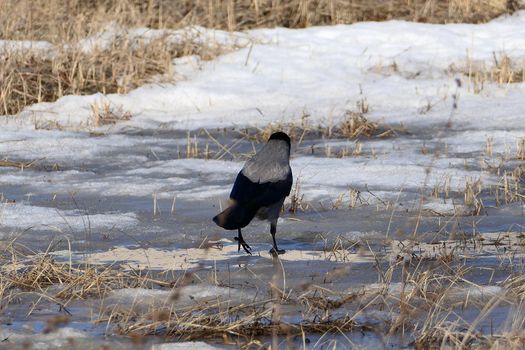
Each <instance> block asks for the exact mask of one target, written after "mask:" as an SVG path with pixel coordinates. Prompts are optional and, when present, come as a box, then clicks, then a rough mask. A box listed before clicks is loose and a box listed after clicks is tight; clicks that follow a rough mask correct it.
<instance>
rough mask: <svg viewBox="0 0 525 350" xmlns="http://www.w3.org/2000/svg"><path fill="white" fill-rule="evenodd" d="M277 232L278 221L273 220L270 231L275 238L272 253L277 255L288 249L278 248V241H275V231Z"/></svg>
mask: <svg viewBox="0 0 525 350" xmlns="http://www.w3.org/2000/svg"><path fill="white" fill-rule="evenodd" d="M276 232H277V221H272V222H271V223H270V233H271V234H272V239H273V248H272V249H270V254H272V255H274V256H276V255H280V254H284V253H285V252H286V250H284V249H279V248H277V242H276V241H275V233H276Z"/></svg>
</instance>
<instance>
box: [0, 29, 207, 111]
mask: <svg viewBox="0 0 525 350" xmlns="http://www.w3.org/2000/svg"><path fill="white" fill-rule="evenodd" d="M204 51H206V52H204ZM211 51H213V49H210V48H209V47H206V48H205V47H204V46H196V45H194V44H193V43H192V42H191V39H188V41H183V42H173V40H171V39H170V37H168V36H166V37H161V38H157V39H154V40H149V41H146V40H145V41H143V42H139V43H134V42H132V41H131V40H129V39H126V38H121V39H117V40H116V41H114V42H113V43H112V45H110V47H109V48H104V49H94V50H92V51H91V52H84V51H82V50H81V49H80V48H77V47H72V48H71V47H65V46H64V47H60V48H58V49H57V50H54V51H53V52H48V53H45V54H43V53H41V52H35V51H21V50H12V51H7V52H4V53H2V54H1V55H2V57H3V64H2V66H1V67H0V81H2V84H1V85H0V108H1V109H0V114H16V113H18V112H19V111H21V110H22V109H23V108H24V107H25V106H28V105H31V104H34V103H38V102H50V101H55V100H57V99H58V98H60V97H62V96H65V95H86V94H94V93H97V92H101V93H104V94H106V93H125V92H127V91H129V90H130V89H133V88H135V87H138V86H140V85H143V84H144V83H146V82H150V81H151V79H152V77H154V76H156V75H161V74H167V73H170V72H171V71H172V59H173V58H175V57H179V56H185V55H190V54H200V55H201V56H203V57H212V56H213V55H211ZM210 55H211V56H210Z"/></svg>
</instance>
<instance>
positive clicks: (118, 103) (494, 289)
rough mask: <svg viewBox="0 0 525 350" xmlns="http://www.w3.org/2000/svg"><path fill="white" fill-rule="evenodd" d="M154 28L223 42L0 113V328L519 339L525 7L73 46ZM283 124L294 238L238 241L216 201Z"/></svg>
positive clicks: (415, 343) (175, 335)
mask: <svg viewBox="0 0 525 350" xmlns="http://www.w3.org/2000/svg"><path fill="white" fill-rule="evenodd" d="M159 38H162V40H164V43H171V44H173V45H177V44H178V43H181V42H183V43H184V45H188V42H190V43H192V45H205V46H206V47H208V49H209V48H210V47H211V48H213V50H214V52H215V55H213V57H204V56H205V55H203V54H202V52H203V50H196V51H195V52H191V53H193V55H178V57H177V58H174V59H173V60H170V61H169V66H170V69H169V70H168V71H167V72H164V73H162V74H160V73H159V74H157V75H153V77H152V78H151V79H150V80H148V81H142V82H141V84H139V86H132V87H130V88H129V89H127V90H129V91H122V92H121V93H119V94H116V93H102V92H99V93H95V94H83V95H80V94H77V95H74V94H70V95H65V96H63V97H60V98H57V99H56V101H50V102H40V103H31V104H29V105H27V106H25V107H23V108H21V110H20V112H19V113H17V114H13V115H5V116H2V117H0V123H2V133H1V134H0V155H1V157H2V160H0V165H1V166H0V183H1V184H2V187H1V192H2V193H1V199H2V203H1V207H0V238H1V247H2V248H1V249H2V253H1V255H0V259H1V261H2V272H1V275H0V277H1V279H0V296H1V297H2V301H1V305H0V306H1V314H0V322H2V327H1V330H0V338H1V339H2V340H3V341H2V343H1V344H2V345H0V346H6V347H7V348H16V347H19V348H24V347H26V346H28V345H31V346H34V347H37V348H57V347H62V348H69V347H71V346H73V345H74V346H75V347H77V348H92V347H93V346H94V345H95V346H108V347H110V348H127V347H128V346H129V344H130V343H134V344H137V345H140V346H144V347H149V346H152V345H153V344H157V345H155V347H156V348H160V349H175V348H178V347H180V348H187V347H188V346H194V347H195V348H203V347H204V346H205V345H204V344H203V343H191V344H188V343H181V342H185V341H186V342H197V341H200V342H206V346H208V347H210V348H236V347H239V346H242V347H245V348H259V347H267V346H269V345H272V346H274V347H275V346H280V347H281V348H286V347H293V346H296V347H298V348H332V347H336V348H350V347H376V348H377V347H394V348H396V347H400V346H403V347H409V348H426V347H436V348H440V347H444V348H447V347H486V348H500V347H510V348H520V347H521V346H522V345H523V341H524V339H525V336H524V333H523V332H524V331H523V321H524V319H523V307H524V304H523V298H524V297H525V291H524V289H523V282H524V279H523V258H524V245H525V236H524V234H523V233H522V229H523V203H522V199H523V191H522V188H521V184H522V176H523V170H522V169H523V167H522V164H523V160H524V159H525V124H524V123H523V111H524V110H525V108H524V107H525V102H524V100H523V95H524V93H525V83H524V80H525V70H524V68H525V12H524V11H517V12H515V13H514V14H511V15H503V16H501V17H498V18H495V19H493V20H492V21H489V22H487V23H480V24H465V23H462V24H425V23H413V22H405V21H387V22H361V23H356V24H351V25H336V26H318V27H310V28H304V29H287V28H275V29H253V30H247V31H243V32H225V31H220V30H211V29H205V28H203V27H191V28H183V29H177V30H175V29H148V28H126V27H122V26H120V25H117V24H112V25H108V26H106V27H104V28H103V29H102V30H101V31H100V32H99V33H96V34H93V35H90V36H88V37H85V38H83V39H82V40H81V41H79V42H77V43H75V46H74V47H75V49H77V50H81V51H82V52H84V53H85V54H88V55H89V54H90V53H91V52H95V51H97V50H104V48H106V47H112V45H114V43H115V42H117V41H119V40H128V41H129V43H131V44H130V45H142V44H143V43H144V42H150V41H151V42H153V41H155V40H159ZM68 45H72V44H68ZM0 47H2V48H3V50H4V51H2V52H3V53H2V54H3V55H28V53H27V52H30V53H31V54H34V55H43V56H45V57H53V56H52V55H53V54H54V52H55V51H56V50H64V48H63V47H60V49H59V48H58V45H57V44H56V43H53V42H50V41H49V42H48V41H39V42H34V43H31V42H26V41H24V42H21V41H7V40H4V41H0ZM71 47H73V46H71ZM206 52H209V51H206ZM20 74H22V73H20ZM119 92H120V91H119ZM5 110H7V108H6V109H5ZM275 130H283V131H286V132H288V133H289V134H290V136H291V137H292V156H291V166H292V169H293V173H294V187H293V191H292V194H291V196H290V197H289V198H288V199H287V201H286V202H285V206H284V208H283V212H282V215H281V219H280V220H279V223H278V233H277V240H278V242H279V247H281V248H283V249H286V251H287V253H286V254H284V255H282V256H280V257H278V258H274V257H272V256H270V255H269V254H268V249H269V248H270V247H271V235H270V234H269V224H268V223H265V222H257V221H254V223H252V224H251V225H250V226H249V227H248V228H247V229H246V230H245V231H244V237H245V239H246V240H247V242H248V243H249V244H250V245H251V246H252V247H253V248H254V249H253V250H254V255H253V256H247V255H246V254H245V253H244V252H243V251H242V250H241V252H238V251H237V244H236V242H235V241H234V240H233V238H234V236H235V235H236V233H235V232H233V231H224V230H222V229H220V228H219V227H217V226H215V225H214V224H213V222H212V221H211V218H212V217H213V216H214V215H215V214H216V213H218V212H219V211H220V210H221V208H223V206H224V205H225V204H226V202H227V199H228V198H227V197H228V193H229V191H230V189H231V185H232V184H233V181H234V179H235V176H236V174H237V173H238V172H239V170H240V169H241V168H242V166H243V163H244V161H245V160H246V159H248V158H249V157H250V156H251V155H253V154H254V152H256V150H257V149H258V148H260V147H261V146H262V143H264V142H265V140H266V139H267V137H268V136H269V135H270V134H271V132H272V131H275ZM164 342H166V343H169V344H164V345H162V346H160V345H159V343H164Z"/></svg>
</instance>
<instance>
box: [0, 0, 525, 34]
mask: <svg viewBox="0 0 525 350" xmlns="http://www.w3.org/2000/svg"><path fill="white" fill-rule="evenodd" d="M520 6H522V5H520V4H519V2H518V1H515V0H510V1H509V0H469V1H467V0H440V1H434V0H415V1H407V0H389V1H378V0H374V1H365V0H357V1H344V0H292V1H283V0H271V1H270V0H232V1H221V0H206V1H204V0H201V1H189V0H182V1H166V0H149V1H136V0H120V1H117V0H90V1H81V0H47V1H44V0H22V1H20V0H5V1H3V2H2V9H1V11H0V23H2V25H1V26H0V37H1V38H10V39H17V40H19V39H29V40H49V41H52V42H60V41H63V40H71V39H77V38H78V37H83V36H85V35H88V34H93V33H95V32H97V31H98V29H99V28H101V27H102V26H103V24H105V23H108V22H116V23H118V24H121V25H124V26H126V27H137V26H142V27H149V28H180V27H181V26H187V25H201V26H205V27H209V28H217V29H225V30H230V31H234V30H244V29H249V28H257V27H274V26H284V27H290V28H302V27H308V26H312V25H330V24H341V23H353V22H358V21H369V20H372V21H381V20H388V19H403V20H409V21H420V22H431V23H450V22H471V23H478V22H485V21H488V20H490V19H492V18H495V17H497V16H500V15H501V14H503V13H509V12H513V11H516V10H517V9H518V8H520Z"/></svg>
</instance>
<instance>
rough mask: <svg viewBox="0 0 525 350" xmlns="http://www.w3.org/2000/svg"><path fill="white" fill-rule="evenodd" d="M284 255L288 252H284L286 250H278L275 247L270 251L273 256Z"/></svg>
mask: <svg viewBox="0 0 525 350" xmlns="http://www.w3.org/2000/svg"><path fill="white" fill-rule="evenodd" d="M284 253H286V250H284V249H277V248H275V247H273V248H272V249H270V254H272V255H273V256H277V255H281V254H284Z"/></svg>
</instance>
